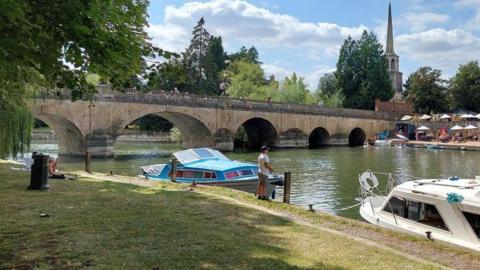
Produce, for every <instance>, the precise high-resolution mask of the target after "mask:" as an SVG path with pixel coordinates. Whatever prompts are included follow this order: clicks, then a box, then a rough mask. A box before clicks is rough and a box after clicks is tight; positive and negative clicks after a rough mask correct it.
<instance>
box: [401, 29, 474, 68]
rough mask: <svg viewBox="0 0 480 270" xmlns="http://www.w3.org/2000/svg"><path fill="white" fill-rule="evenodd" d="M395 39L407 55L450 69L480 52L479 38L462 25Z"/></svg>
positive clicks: (402, 53) (425, 62)
mask: <svg viewBox="0 0 480 270" xmlns="http://www.w3.org/2000/svg"><path fill="white" fill-rule="evenodd" d="M396 43H397V44H398V46H397V48H398V50H399V55H403V56H408V57H409V58H410V59H414V60H416V61H417V62H419V63H420V64H421V65H432V66H434V67H436V68H441V69H447V72H448V71H449V70H450V71H452V70H455V69H456V68H457V67H458V65H459V64H464V63H467V62H469V61H472V60H476V59H478V56H479V55H480V38H479V37H477V36H475V35H473V34H472V33H470V32H467V31H464V30H460V29H453V30H445V29H441V28H436V29H431V30H428V31H424V32H419V33H413V34H405V35H400V36H398V37H397V39H396Z"/></svg>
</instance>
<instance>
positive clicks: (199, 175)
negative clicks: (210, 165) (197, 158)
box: [193, 171, 203, 178]
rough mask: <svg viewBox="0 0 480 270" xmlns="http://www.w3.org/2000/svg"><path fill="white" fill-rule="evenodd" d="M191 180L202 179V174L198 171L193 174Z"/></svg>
mask: <svg viewBox="0 0 480 270" xmlns="http://www.w3.org/2000/svg"><path fill="white" fill-rule="evenodd" d="M193 178H203V172H199V171H195V172H193Z"/></svg>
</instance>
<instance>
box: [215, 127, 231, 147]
mask: <svg viewBox="0 0 480 270" xmlns="http://www.w3.org/2000/svg"><path fill="white" fill-rule="evenodd" d="M233 141H234V135H233V133H232V132H231V131H229V130H228V129H223V128H222V129H219V130H218V131H217V132H215V135H214V142H213V148H215V149H217V150H219V151H227V152H230V151H233V149H234V143H233Z"/></svg>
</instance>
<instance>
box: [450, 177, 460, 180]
mask: <svg viewBox="0 0 480 270" xmlns="http://www.w3.org/2000/svg"><path fill="white" fill-rule="evenodd" d="M448 180H450V181H458V180H460V178H459V177H458V176H452V177H450V178H448Z"/></svg>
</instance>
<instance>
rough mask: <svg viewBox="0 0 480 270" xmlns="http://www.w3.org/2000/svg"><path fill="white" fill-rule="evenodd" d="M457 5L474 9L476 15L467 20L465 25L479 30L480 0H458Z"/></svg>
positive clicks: (470, 28) (473, 29) (461, 7)
mask: <svg viewBox="0 0 480 270" xmlns="http://www.w3.org/2000/svg"><path fill="white" fill-rule="evenodd" d="M455 6H456V7H457V8H460V9H473V10H475V15H474V17H473V18H471V19H470V20H468V21H467V22H466V25H465V27H466V28H467V29H469V30H472V31H478V29H479V28H478V26H479V25H480V0H457V1H456V2H455Z"/></svg>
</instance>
